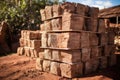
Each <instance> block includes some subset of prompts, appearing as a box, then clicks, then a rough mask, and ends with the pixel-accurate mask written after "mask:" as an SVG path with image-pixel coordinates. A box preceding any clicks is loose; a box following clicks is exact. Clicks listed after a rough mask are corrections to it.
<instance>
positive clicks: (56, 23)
mask: <svg viewBox="0 0 120 80" xmlns="http://www.w3.org/2000/svg"><path fill="white" fill-rule="evenodd" d="M51 23H52V30H62V18H57V19H53V20H52V21H51Z"/></svg>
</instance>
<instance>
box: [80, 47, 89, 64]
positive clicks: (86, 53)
mask: <svg viewBox="0 0 120 80" xmlns="http://www.w3.org/2000/svg"><path fill="white" fill-rule="evenodd" d="M90 53H91V48H82V61H83V62H85V61H88V60H90Z"/></svg>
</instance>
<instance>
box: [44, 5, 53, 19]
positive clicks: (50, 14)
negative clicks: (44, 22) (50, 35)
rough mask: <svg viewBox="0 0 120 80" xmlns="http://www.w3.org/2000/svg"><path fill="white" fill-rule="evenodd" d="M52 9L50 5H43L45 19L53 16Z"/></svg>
mask: <svg viewBox="0 0 120 80" xmlns="http://www.w3.org/2000/svg"><path fill="white" fill-rule="evenodd" d="M52 10H53V8H52V6H46V7H45V13H46V19H50V18H52V17H53V12H52Z"/></svg>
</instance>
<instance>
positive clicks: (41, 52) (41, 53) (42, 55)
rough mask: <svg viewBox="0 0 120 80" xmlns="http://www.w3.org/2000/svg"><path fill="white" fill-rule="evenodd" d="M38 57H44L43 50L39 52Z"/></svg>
mask: <svg viewBox="0 0 120 80" xmlns="http://www.w3.org/2000/svg"><path fill="white" fill-rule="evenodd" d="M39 58H40V59H44V50H43V51H40V52H39Z"/></svg>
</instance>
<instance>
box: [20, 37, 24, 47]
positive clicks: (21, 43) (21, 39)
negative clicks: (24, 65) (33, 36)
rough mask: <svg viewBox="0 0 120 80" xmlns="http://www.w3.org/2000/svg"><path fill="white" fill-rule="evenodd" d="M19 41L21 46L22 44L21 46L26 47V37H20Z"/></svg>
mask: <svg viewBox="0 0 120 80" xmlns="http://www.w3.org/2000/svg"><path fill="white" fill-rule="evenodd" d="M19 43H20V46H21V47H24V46H25V43H24V38H20V39H19Z"/></svg>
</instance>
